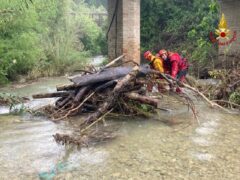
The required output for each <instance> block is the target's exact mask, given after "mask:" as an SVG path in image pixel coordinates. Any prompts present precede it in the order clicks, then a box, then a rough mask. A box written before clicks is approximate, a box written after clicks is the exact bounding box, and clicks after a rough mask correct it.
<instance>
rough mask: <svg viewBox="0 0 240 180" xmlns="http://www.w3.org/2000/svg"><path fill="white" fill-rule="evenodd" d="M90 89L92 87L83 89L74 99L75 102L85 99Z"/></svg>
mask: <svg viewBox="0 0 240 180" xmlns="http://www.w3.org/2000/svg"><path fill="white" fill-rule="evenodd" d="M89 89H90V86H86V87H83V88H81V89H79V91H78V93H77V95H76V96H75V98H74V100H73V101H74V102H75V103H76V102H80V101H81V100H82V99H83V96H84V95H85V94H86V92H87V91H88V90H89Z"/></svg>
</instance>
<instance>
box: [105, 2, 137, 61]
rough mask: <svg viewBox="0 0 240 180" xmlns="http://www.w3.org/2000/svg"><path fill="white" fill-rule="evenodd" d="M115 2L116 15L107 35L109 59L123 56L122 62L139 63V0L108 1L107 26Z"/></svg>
mask: <svg viewBox="0 0 240 180" xmlns="http://www.w3.org/2000/svg"><path fill="white" fill-rule="evenodd" d="M117 1H118V8H117V14H116V17H115V18H114V20H113V23H112V26H111V28H110V31H109V34H108V56H109V59H110V60H113V59H114V58H116V57H118V56H120V55H122V54H125V55H126V57H125V58H124V61H129V60H134V61H135V62H136V63H140V0H108V16H109V24H110V22H111V20H112V17H113V13H114V11H115V8H116V3H117Z"/></svg>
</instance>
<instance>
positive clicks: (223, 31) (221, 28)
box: [215, 14, 230, 40]
mask: <svg viewBox="0 0 240 180" xmlns="http://www.w3.org/2000/svg"><path fill="white" fill-rule="evenodd" d="M215 33H216V35H217V36H218V37H217V38H216V39H217V40H219V39H225V38H226V39H229V38H228V35H229V33H230V30H229V29H227V21H226V19H225V15H224V14H222V17H221V20H220V22H219V24H218V29H216V31H215Z"/></svg>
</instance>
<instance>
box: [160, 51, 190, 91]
mask: <svg viewBox="0 0 240 180" xmlns="http://www.w3.org/2000/svg"><path fill="white" fill-rule="evenodd" d="M158 54H159V57H161V58H162V59H163V62H164V69H165V73H167V74H170V75H171V76H172V77H173V78H176V79H177V80H179V81H182V82H183V81H184V80H185V77H186V75H187V72H188V67H189V65H188V62H187V59H186V58H182V57H181V56H180V55H179V54H178V53H174V52H168V51H166V50H165V49H162V50H160V51H159V52H158ZM176 92H178V93H181V92H182V90H181V89H180V88H179V87H178V88H177V89H176Z"/></svg>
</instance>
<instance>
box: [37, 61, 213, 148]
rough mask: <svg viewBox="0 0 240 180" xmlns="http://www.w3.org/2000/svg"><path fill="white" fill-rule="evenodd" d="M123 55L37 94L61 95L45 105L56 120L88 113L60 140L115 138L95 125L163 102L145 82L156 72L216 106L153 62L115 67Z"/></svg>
mask: <svg viewBox="0 0 240 180" xmlns="http://www.w3.org/2000/svg"><path fill="white" fill-rule="evenodd" d="M122 57H123V56H121V57H119V58H117V59H116V60H114V61H113V62H111V63H110V64H108V65H106V66H105V67H104V68H102V69H100V70H99V71H95V72H93V71H85V70H82V72H83V73H82V74H79V75H76V76H74V77H70V78H69V79H70V81H71V82H72V83H71V84H69V85H62V86H58V87H57V92H54V93H48V94H37V95H34V96H33V98H53V97H54V98H57V100H56V102H55V105H54V106H48V107H45V108H44V112H45V113H46V114H48V115H49V116H50V118H51V119H52V120H53V121H55V122H56V121H60V120H64V119H68V118H69V117H71V116H76V115H83V116H84V118H83V119H82V120H81V122H80V123H79V125H78V126H79V132H78V134H77V135H76V134H75V135H74V136H69V135H61V134H56V135H54V138H55V140H56V141H57V142H61V143H63V144H69V143H74V144H78V145H87V144H88V143H87V142H89V141H91V140H96V139H99V137H101V138H100V140H105V139H108V138H112V136H111V135H110V133H109V132H107V133H106V132H104V131H103V133H102V135H100V134H101V133H100V134H99V131H98V132H97V133H96V131H93V130H92V127H93V126H94V125H96V124H97V123H98V122H100V121H103V120H104V117H105V116H106V115H108V114H109V113H111V112H115V113H119V114H125V115H126V114H127V115H132V114H134V115H139V114H141V115H145V113H144V112H143V111H142V110H141V108H138V106H139V105H143V104H145V105H147V106H149V107H153V109H154V108H159V107H160V106H159V104H160V103H161V101H160V99H159V97H158V96H148V95H147V93H146V88H145V86H146V84H148V83H149V82H150V81H152V79H153V78H152V76H154V77H155V79H156V80H157V79H158V78H157V77H161V78H162V79H165V81H166V82H167V83H169V84H170V85H171V87H172V88H173V87H177V86H183V87H186V88H188V89H191V90H192V91H194V92H196V93H198V94H199V95H200V96H202V97H203V98H205V100H207V101H208V102H209V103H210V104H211V105H212V106H214V105H216V104H215V103H213V102H210V101H209V100H208V99H207V98H206V97H205V96H204V95H203V94H201V93H200V92H199V91H198V90H196V89H195V88H192V87H191V86H189V85H187V84H183V83H180V82H178V81H176V80H175V79H173V78H171V77H170V76H168V75H165V74H162V73H160V72H158V71H155V70H152V69H150V68H149V66H138V65H136V64H135V65H134V66H120V67H112V65H114V64H115V63H116V62H118V61H119V60H120V59H121V58H122ZM152 83H156V82H152ZM181 97H182V98H183V101H185V104H187V105H188V106H189V107H190V109H191V110H192V112H193V114H194V117H195V118H197V116H196V111H195V107H194V104H193V101H192V100H191V98H189V97H188V96H187V95H186V94H184V93H183V94H181ZM94 134H95V135H94Z"/></svg>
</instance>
